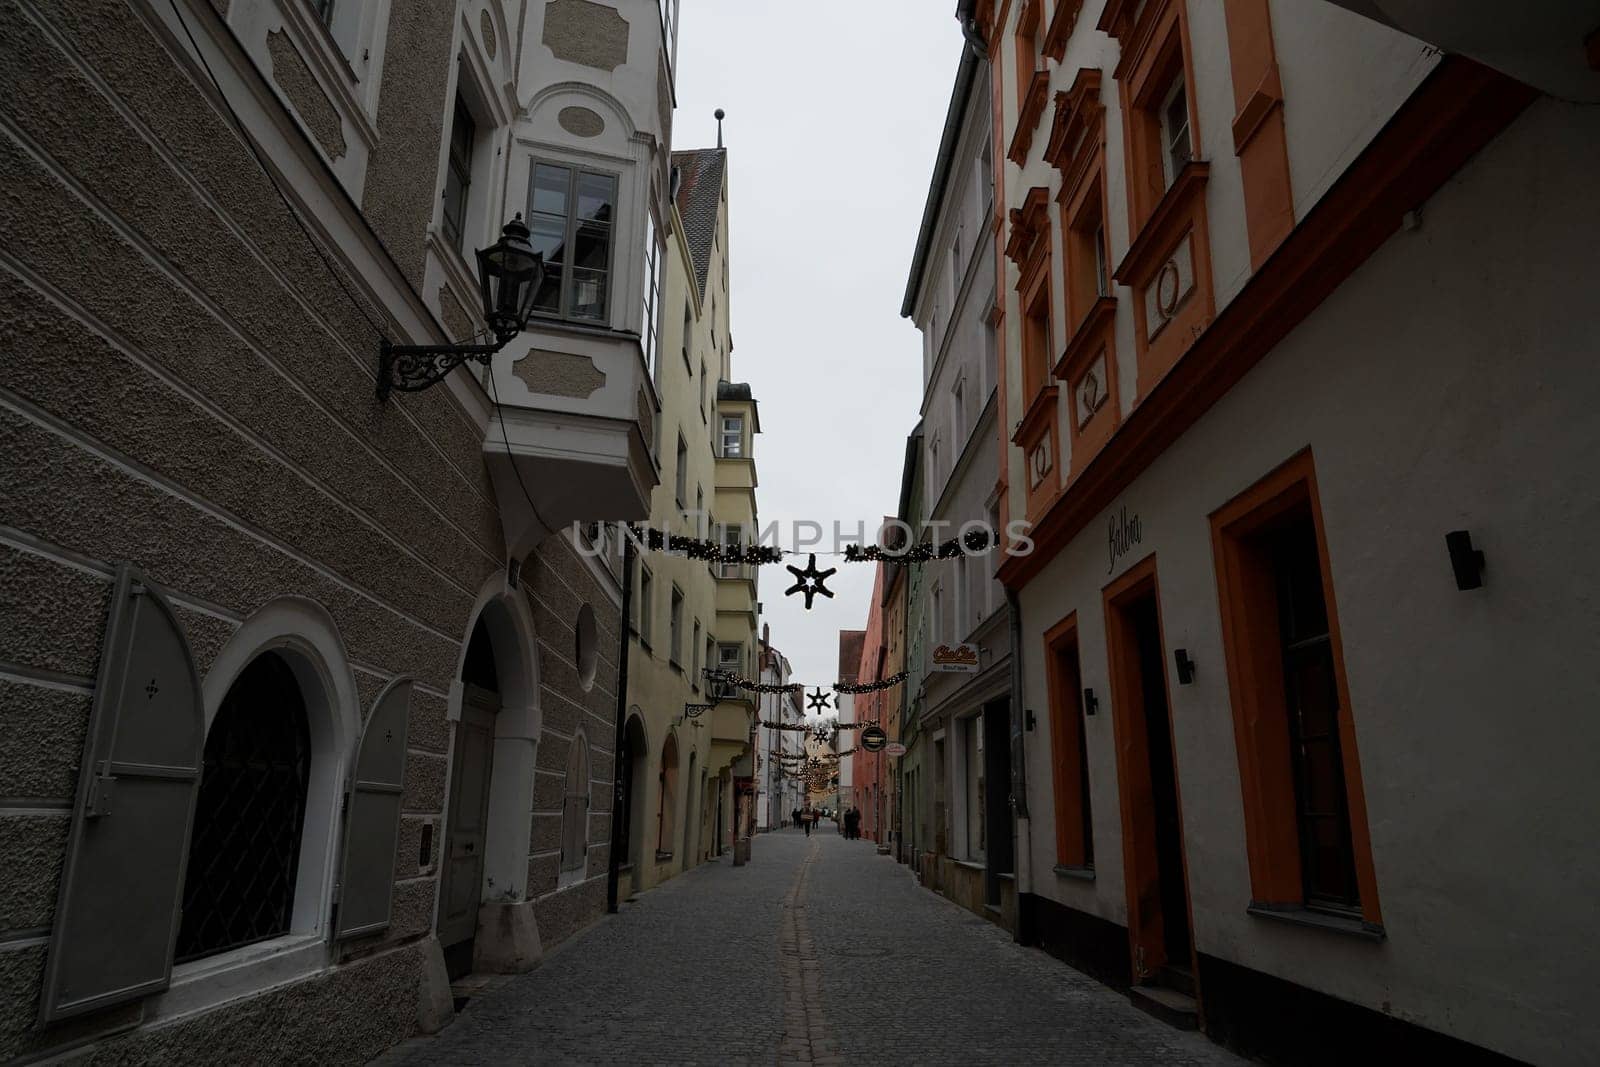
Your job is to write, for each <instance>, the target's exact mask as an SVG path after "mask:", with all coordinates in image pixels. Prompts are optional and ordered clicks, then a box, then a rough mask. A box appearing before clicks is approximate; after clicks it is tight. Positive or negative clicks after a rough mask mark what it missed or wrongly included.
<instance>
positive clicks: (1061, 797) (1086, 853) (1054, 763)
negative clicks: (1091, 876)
mask: <svg viewBox="0 0 1600 1067" xmlns="http://www.w3.org/2000/svg"><path fill="white" fill-rule="evenodd" d="M1078 647H1079V646H1078V614H1077V612H1073V613H1072V614H1070V615H1068V616H1067V617H1066V618H1064V619H1062V620H1061V621H1060V622H1058V623H1056V625H1054V626H1053V627H1051V628H1050V629H1049V631H1047V632H1046V633H1045V635H1044V650H1045V653H1044V654H1045V671H1046V673H1047V674H1048V676H1049V687H1050V688H1049V698H1050V760H1051V772H1052V773H1051V778H1052V781H1053V783H1054V790H1055V816H1056V863H1057V864H1058V865H1059V866H1061V867H1064V868H1067V869H1069V870H1077V871H1092V870H1094V831H1093V828H1092V825H1091V812H1092V805H1091V801H1090V796H1089V766H1088V736H1087V731H1086V730H1085V729H1084V722H1083V671H1082V666H1083V665H1082V662H1081V660H1080V658H1079V655H1078Z"/></svg>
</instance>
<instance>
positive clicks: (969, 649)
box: [933, 645, 978, 674]
mask: <svg viewBox="0 0 1600 1067" xmlns="http://www.w3.org/2000/svg"><path fill="white" fill-rule="evenodd" d="M933 669H934V670H936V671H953V672H956V673H959V674H977V673H978V646H977V645H940V646H939V647H938V648H936V649H934V650H933Z"/></svg>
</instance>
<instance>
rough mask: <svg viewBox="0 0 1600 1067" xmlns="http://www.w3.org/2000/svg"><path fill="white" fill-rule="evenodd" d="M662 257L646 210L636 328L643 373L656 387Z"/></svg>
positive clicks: (658, 237) (652, 211)
mask: <svg viewBox="0 0 1600 1067" xmlns="http://www.w3.org/2000/svg"><path fill="white" fill-rule="evenodd" d="M663 253H664V249H663V248H662V244H661V232H660V230H659V229H657V227H656V213H655V209H654V208H649V209H647V210H646V211H645V213H644V321H643V322H642V323H641V324H640V327H639V339H640V344H641V345H642V346H643V348H644V365H645V371H646V373H647V374H649V375H650V380H651V381H653V382H658V383H659V382H660V380H661V378H660V373H661V367H660V362H659V361H660V359H661V297H662V295H663V292H662V291H663V288H664V286H665V284H666V272H665V271H664V270H662V269H661V267H662V263H661V258H662V255H663Z"/></svg>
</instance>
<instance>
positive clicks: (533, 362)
mask: <svg viewBox="0 0 1600 1067" xmlns="http://www.w3.org/2000/svg"><path fill="white" fill-rule="evenodd" d="M511 373H512V374H514V375H516V376H517V378H518V379H519V380H520V381H521V382H522V384H523V385H526V386H527V387H528V389H529V391H530V392H534V393H542V394H544V395H545V396H564V397H570V398H572V399H574V400H587V399H588V398H589V397H591V396H593V395H594V394H595V393H596V392H597V391H599V389H600V388H601V386H603V385H605V384H606V375H605V372H604V371H602V370H601V369H600V368H599V367H597V366H595V364H594V360H592V359H590V358H589V357H588V356H579V355H574V354H572V353H570V352H548V351H543V350H541V349H537V348H535V349H533V350H532V351H530V352H529V353H528V354H527V356H525V357H524V358H522V359H519V360H518V361H517V362H515V363H513V364H512V365H511Z"/></svg>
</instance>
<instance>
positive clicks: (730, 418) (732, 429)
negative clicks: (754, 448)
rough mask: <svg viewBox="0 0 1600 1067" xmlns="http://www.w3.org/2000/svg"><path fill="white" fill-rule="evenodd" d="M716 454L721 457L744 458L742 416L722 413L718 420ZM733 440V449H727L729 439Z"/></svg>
mask: <svg viewBox="0 0 1600 1067" xmlns="http://www.w3.org/2000/svg"><path fill="white" fill-rule="evenodd" d="M718 429H719V432H718V434H717V449H718V451H717V454H718V455H720V456H721V457H722V458H723V459H744V458H745V455H744V416H743V415H723V416H721V417H720V420H719V422H718ZM730 439H731V440H732V441H733V442H734V447H733V450H732V451H731V452H730V451H729V450H728V442H729V440H730Z"/></svg>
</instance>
